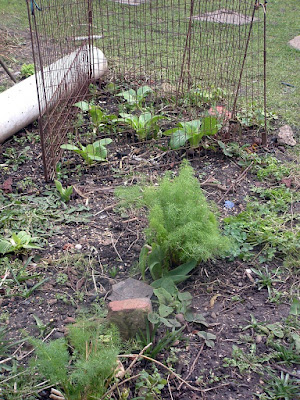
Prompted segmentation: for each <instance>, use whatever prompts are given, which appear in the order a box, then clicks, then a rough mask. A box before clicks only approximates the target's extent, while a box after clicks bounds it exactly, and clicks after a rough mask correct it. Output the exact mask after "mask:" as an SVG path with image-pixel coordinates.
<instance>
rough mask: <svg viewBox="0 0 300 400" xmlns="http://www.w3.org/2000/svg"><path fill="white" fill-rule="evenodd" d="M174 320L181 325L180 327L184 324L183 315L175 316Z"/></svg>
mask: <svg viewBox="0 0 300 400" xmlns="http://www.w3.org/2000/svg"><path fill="white" fill-rule="evenodd" d="M175 318H176V320H177V321H178V322H180V323H181V325H183V324H184V323H185V318H184V315H183V314H176V315H175Z"/></svg>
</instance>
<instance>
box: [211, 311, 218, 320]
mask: <svg viewBox="0 0 300 400" xmlns="http://www.w3.org/2000/svg"><path fill="white" fill-rule="evenodd" d="M210 315H211V317H212V318H213V319H216V318H217V314H216V313H215V312H214V311H213V312H212V313H211V314H210Z"/></svg>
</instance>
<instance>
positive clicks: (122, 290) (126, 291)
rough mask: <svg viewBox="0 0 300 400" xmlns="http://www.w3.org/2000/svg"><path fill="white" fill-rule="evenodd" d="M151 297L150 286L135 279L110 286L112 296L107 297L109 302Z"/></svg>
mask: <svg viewBox="0 0 300 400" xmlns="http://www.w3.org/2000/svg"><path fill="white" fill-rule="evenodd" d="M119 268H120V267H119ZM120 269H121V268H120ZM152 295H153V289H152V287H151V286H150V285H147V284H146V283H144V282H142V281H138V280H137V279H133V278H128V279H126V280H125V281H121V282H119V283H116V284H115V285H112V294H111V295H110V296H109V300H111V301H119V300H126V299H138V298H145V297H147V298H149V299H150V298H151V296H152Z"/></svg>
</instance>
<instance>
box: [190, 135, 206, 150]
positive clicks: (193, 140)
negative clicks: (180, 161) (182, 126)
mask: <svg viewBox="0 0 300 400" xmlns="http://www.w3.org/2000/svg"><path fill="white" fill-rule="evenodd" d="M203 136H204V134H202V133H198V134H194V135H191V136H190V137H189V142H190V145H191V147H192V148H197V147H199V146H200V142H201V139H202V138H203Z"/></svg>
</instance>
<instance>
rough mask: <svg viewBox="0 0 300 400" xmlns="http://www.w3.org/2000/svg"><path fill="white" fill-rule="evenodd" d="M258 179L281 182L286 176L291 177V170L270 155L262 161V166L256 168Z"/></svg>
mask: <svg viewBox="0 0 300 400" xmlns="http://www.w3.org/2000/svg"><path fill="white" fill-rule="evenodd" d="M254 170H255V171H256V174H257V177H258V179H259V180H260V181H262V180H264V181H265V180H270V181H273V180H275V181H281V180H282V178H284V177H285V176H289V175H290V173H291V170H290V168H289V167H287V166H286V165H284V164H282V163H281V162H280V161H279V160H278V159H277V158H275V157H272V156H270V155H268V156H266V157H263V158H262V159H261V163H260V165H258V166H256V167H255V168H254Z"/></svg>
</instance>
